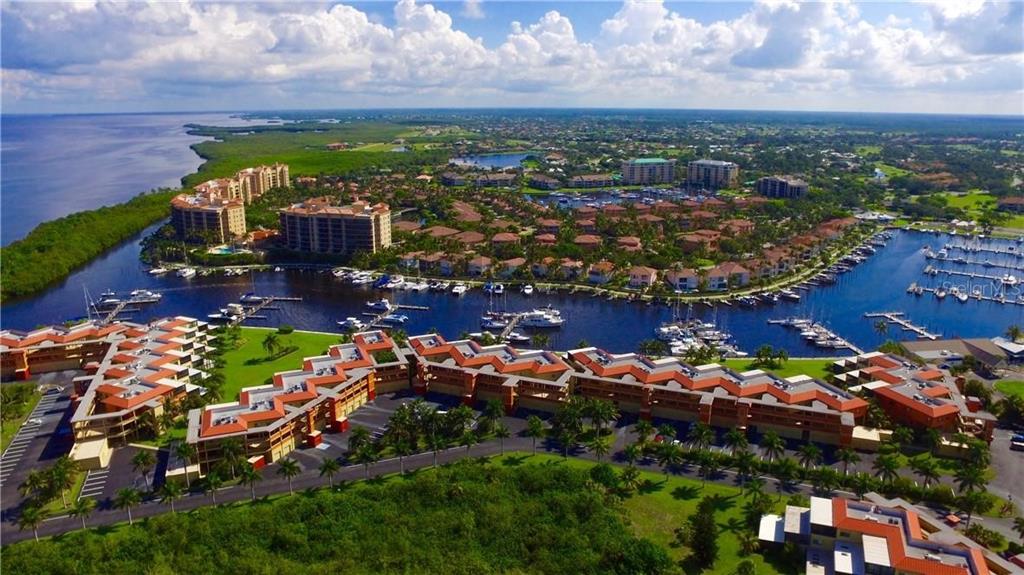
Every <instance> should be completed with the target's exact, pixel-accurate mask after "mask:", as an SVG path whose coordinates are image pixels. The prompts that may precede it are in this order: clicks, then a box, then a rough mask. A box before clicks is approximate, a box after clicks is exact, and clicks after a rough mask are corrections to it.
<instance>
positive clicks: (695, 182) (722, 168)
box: [686, 160, 740, 190]
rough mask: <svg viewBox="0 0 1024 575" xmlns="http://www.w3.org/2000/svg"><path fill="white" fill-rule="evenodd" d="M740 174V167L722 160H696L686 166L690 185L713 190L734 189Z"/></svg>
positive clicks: (687, 179) (687, 180)
mask: <svg viewBox="0 0 1024 575" xmlns="http://www.w3.org/2000/svg"><path fill="white" fill-rule="evenodd" d="M739 174H740V167H739V166H737V165H736V164H734V163H732V162H723V161H721V160H694V161H692V162H690V163H689V164H687V166H686V182H687V183H688V184H690V185H691V186H702V187H704V188H708V189H712V190H717V189H719V188H731V187H733V185H735V184H736V179H737V178H738V177H739Z"/></svg>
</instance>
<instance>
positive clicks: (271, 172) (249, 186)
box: [195, 164, 291, 204]
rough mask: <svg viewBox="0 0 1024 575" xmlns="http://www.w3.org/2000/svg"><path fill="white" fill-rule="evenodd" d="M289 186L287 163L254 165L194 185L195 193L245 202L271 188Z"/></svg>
mask: <svg viewBox="0 0 1024 575" xmlns="http://www.w3.org/2000/svg"><path fill="white" fill-rule="evenodd" d="M288 187H291V180H290V178H289V176H288V165H287V164H273V165H271V166H256V167H255V168H245V169H244V170H239V171H238V172H237V173H235V175H234V176H233V177H231V178H218V179H216V180H209V181H206V182H203V183H201V184H199V185H198V186H196V188H195V190H196V193H198V194H200V195H205V196H210V197H213V196H216V197H220V198H224V199H229V200H242V202H244V203H246V204H251V203H252V201H253V200H254V199H256V198H258V197H260V196H262V195H263V194H265V193H267V191H269V190H270V189H272V188H288Z"/></svg>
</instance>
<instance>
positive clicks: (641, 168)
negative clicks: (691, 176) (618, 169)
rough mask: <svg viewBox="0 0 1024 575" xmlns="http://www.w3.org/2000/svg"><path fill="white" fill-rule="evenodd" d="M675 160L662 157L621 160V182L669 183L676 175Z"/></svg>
mask: <svg viewBox="0 0 1024 575" xmlns="http://www.w3.org/2000/svg"><path fill="white" fill-rule="evenodd" d="M675 169H676V161H675V160H665V159H663V158H638V159H635V160H627V161H625V162H622V183H623V184H624V185H627V186H638V185H646V184H671V183H672V182H673V181H675V177H676V172H675Z"/></svg>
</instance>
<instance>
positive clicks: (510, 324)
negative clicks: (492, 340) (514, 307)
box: [498, 313, 523, 341]
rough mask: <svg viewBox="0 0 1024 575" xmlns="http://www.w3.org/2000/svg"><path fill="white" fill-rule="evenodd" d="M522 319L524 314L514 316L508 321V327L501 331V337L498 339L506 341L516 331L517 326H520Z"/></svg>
mask: <svg viewBox="0 0 1024 575" xmlns="http://www.w3.org/2000/svg"><path fill="white" fill-rule="evenodd" d="M522 318H523V314H521V313H517V314H513V315H512V317H510V318H509V320H508V325H506V326H505V329H503V330H501V335H499V336H498V339H499V340H500V341H505V338H507V337H508V336H509V335H510V334H511V333H512V332H513V331H515V329H516V326H517V325H519V320H520V319H522Z"/></svg>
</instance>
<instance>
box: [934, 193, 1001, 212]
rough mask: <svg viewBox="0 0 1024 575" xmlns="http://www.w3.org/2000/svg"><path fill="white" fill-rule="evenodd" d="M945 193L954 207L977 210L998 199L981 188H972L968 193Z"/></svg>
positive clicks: (950, 204) (947, 199)
mask: <svg viewBox="0 0 1024 575" xmlns="http://www.w3.org/2000/svg"><path fill="white" fill-rule="evenodd" d="M944 195H945V196H946V201H947V202H949V206H950V207H952V208H961V209H965V210H976V209H979V208H983V207H986V206H989V205H992V204H995V203H996V199H995V198H994V197H992V195H991V194H988V193H986V192H982V191H980V190H972V191H970V192H967V193H966V194H950V193H947V194H944Z"/></svg>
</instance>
